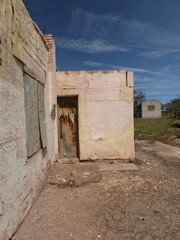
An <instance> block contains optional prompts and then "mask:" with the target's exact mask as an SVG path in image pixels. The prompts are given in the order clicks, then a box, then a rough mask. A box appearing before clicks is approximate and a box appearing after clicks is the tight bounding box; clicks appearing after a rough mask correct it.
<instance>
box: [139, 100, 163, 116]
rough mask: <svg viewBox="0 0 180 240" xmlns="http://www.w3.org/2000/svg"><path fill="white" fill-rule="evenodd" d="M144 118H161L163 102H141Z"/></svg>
mask: <svg viewBox="0 0 180 240" xmlns="http://www.w3.org/2000/svg"><path fill="white" fill-rule="evenodd" d="M141 111H142V118H161V102H160V101H158V100H146V101H143V102H142V104H141Z"/></svg>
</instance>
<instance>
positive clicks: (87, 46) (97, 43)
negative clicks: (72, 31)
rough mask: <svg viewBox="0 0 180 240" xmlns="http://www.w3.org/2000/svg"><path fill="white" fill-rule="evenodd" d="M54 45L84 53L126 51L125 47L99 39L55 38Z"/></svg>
mask: <svg viewBox="0 0 180 240" xmlns="http://www.w3.org/2000/svg"><path fill="white" fill-rule="evenodd" d="M55 41H56V46H57V47H61V48H65V49H69V50H74V51H79V52H85V53H108V52H113V51H120V52H127V51H130V50H129V49H127V48H124V47H121V46H117V45H114V44H111V43H107V42H105V41H104V40H101V39H94V40H92V41H87V40H84V39H77V40H76V39H65V38H56V39H55Z"/></svg>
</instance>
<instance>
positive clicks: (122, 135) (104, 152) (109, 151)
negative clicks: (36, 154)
mask: <svg viewBox="0 0 180 240" xmlns="http://www.w3.org/2000/svg"><path fill="white" fill-rule="evenodd" d="M56 84H57V86H56V88H57V96H78V119H79V150H80V159H81V160H89V159H94V160H95V159H129V158H134V123H133V73H132V72H126V71H124V70H120V71H118V70H117V71H116V70H115V71H69V72H57V74H56ZM56 139H57V140H58V136H56Z"/></svg>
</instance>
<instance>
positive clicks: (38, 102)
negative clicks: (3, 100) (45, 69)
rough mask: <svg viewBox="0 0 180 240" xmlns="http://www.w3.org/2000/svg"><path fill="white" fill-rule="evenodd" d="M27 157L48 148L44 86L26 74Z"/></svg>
mask: <svg viewBox="0 0 180 240" xmlns="http://www.w3.org/2000/svg"><path fill="white" fill-rule="evenodd" d="M24 96H25V115H26V141H27V156H28V157H30V156H32V155H33V154H34V153H35V152H37V151H38V150H39V149H40V148H42V147H43V148H45V147H46V127H45V109H44V86H43V85H42V84H41V83H39V82H38V81H36V80H35V79H33V78H32V77H30V76H29V75H27V74H24Z"/></svg>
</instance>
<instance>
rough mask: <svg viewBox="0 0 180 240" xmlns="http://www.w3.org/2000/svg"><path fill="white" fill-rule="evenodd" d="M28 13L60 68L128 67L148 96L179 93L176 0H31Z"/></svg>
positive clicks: (179, 0) (168, 96)
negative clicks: (47, 36) (50, 39)
mask: <svg viewBox="0 0 180 240" xmlns="http://www.w3.org/2000/svg"><path fill="white" fill-rule="evenodd" d="M29 12H30V15H31V16H32V18H33V20H34V21H35V22H36V23H37V24H38V25H39V27H40V28H41V30H42V29H45V28H46V31H47V33H52V34H53V36H54V38H55V42H56V58H57V67H58V68H59V69H60V70H92V69H93V70H97V69H126V70H132V71H134V81H135V89H136V90H142V91H144V92H145V93H146V98H147V99H158V100H160V101H162V102H163V103H165V102H167V101H170V100H171V99H172V98H175V97H176V96H177V95H179V94H180V0H51V1H45V0H31V1H29Z"/></svg>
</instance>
